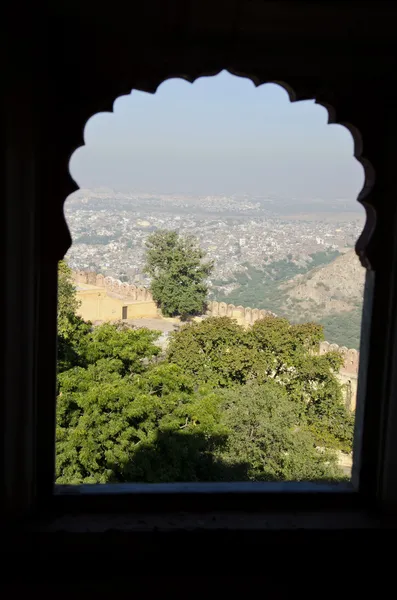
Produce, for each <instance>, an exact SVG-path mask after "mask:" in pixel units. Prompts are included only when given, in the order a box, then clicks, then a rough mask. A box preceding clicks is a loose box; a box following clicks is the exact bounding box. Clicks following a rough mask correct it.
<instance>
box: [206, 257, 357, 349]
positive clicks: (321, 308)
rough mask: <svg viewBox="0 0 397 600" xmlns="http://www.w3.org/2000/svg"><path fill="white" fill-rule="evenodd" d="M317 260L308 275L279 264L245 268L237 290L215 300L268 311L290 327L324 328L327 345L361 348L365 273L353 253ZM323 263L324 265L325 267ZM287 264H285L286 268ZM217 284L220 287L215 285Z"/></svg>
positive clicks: (237, 280) (217, 295) (219, 290)
mask: <svg viewBox="0 0 397 600" xmlns="http://www.w3.org/2000/svg"><path fill="white" fill-rule="evenodd" d="M335 254H336V253H332V254H327V253H319V254H318V255H314V259H315V263H317V265H319V266H314V268H313V263H311V264H312V268H310V269H307V268H306V269H305V268H304V267H298V266H296V265H295V264H294V263H288V261H278V262H276V263H272V264H271V265H270V266H266V267H265V268H264V269H263V270H260V269H254V268H253V267H250V266H247V267H246V270H245V272H244V273H239V274H236V276H235V278H234V280H233V281H230V282H227V283H226V282H222V285H223V286H224V285H227V284H231V283H233V284H234V285H235V289H233V290H232V291H231V293H228V294H226V293H225V292H224V291H222V287H215V289H214V291H213V293H214V297H215V298H216V299H217V300H224V301H226V302H230V303H232V304H235V305H239V304H241V305H242V306H250V307H251V308H265V309H267V310H271V311H273V312H274V313H276V314H277V315H280V316H285V317H287V318H288V319H290V320H291V321H292V322H296V323H300V322H304V321H306V320H313V321H316V322H318V323H320V324H321V325H323V326H324V333H325V338H326V339H327V340H328V341H329V342H333V343H336V344H339V345H340V346H347V347H350V348H357V349H358V348H359V339H360V325H361V311H362V301H363V291H364V278H365V270H364V269H363V268H362V266H361V265H360V262H359V260H358V258H357V256H356V254H355V252H354V250H349V251H348V252H346V253H344V254H341V255H337V256H335ZM321 262H322V264H321ZM285 263H287V264H285ZM216 283H219V282H216Z"/></svg>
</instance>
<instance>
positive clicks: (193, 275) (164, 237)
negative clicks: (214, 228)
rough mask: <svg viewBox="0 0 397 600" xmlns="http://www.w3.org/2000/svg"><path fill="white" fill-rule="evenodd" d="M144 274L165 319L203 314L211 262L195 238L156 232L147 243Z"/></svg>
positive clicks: (173, 232) (160, 231)
mask: <svg viewBox="0 0 397 600" xmlns="http://www.w3.org/2000/svg"><path fill="white" fill-rule="evenodd" d="M146 247H147V252H146V264H145V272H146V273H148V275H150V276H151V278H152V281H151V286H150V287H151V292H152V295H153V298H154V300H155V302H156V303H157V304H158V306H159V307H160V308H161V311H162V313H163V315H165V316H166V317H174V316H180V317H182V318H183V319H186V318H187V317H189V316H193V315H199V314H202V313H203V312H204V311H205V304H206V299H207V294H208V286H207V283H206V279H207V278H208V277H209V275H210V274H211V272H212V269H213V263H212V262H211V261H205V260H204V259H205V256H206V253H205V252H204V251H203V250H202V249H201V248H200V247H199V245H198V243H197V240H196V239H195V238H194V237H181V236H179V235H178V233H177V232H176V231H166V230H159V231H156V232H155V233H153V234H152V235H151V236H149V238H148V239H147V241H146Z"/></svg>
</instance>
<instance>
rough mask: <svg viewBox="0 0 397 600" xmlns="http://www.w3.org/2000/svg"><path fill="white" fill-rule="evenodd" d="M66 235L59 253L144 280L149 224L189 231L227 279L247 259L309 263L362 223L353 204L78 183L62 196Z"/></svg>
mask: <svg viewBox="0 0 397 600" xmlns="http://www.w3.org/2000/svg"><path fill="white" fill-rule="evenodd" d="M65 209H66V210H65V212H66V218H67V222H68V225H69V228H70V230H71V234H72V237H73V245H72V247H71V249H70V250H69V252H68V255H67V260H68V262H69V264H70V266H71V267H72V268H73V269H90V270H94V271H96V272H100V273H102V274H103V275H105V276H106V275H110V276H112V277H117V278H119V279H121V280H123V281H126V282H129V283H133V282H139V283H141V284H143V285H145V284H148V283H149V281H148V279H147V277H146V276H145V275H144V274H143V273H142V270H143V263H144V254H145V246H144V243H145V239H146V238H147V236H148V235H149V234H150V233H151V232H152V231H155V230H156V229H162V228H163V229H174V230H176V231H178V232H180V233H182V234H184V235H194V236H195V237H197V238H198V240H199V242H200V245H201V246H202V247H203V248H204V249H205V250H206V251H207V253H208V256H209V258H211V259H213V260H214V261H215V271H214V279H216V280H224V281H226V280H228V279H230V278H232V277H233V276H234V274H235V273H236V272H237V273H238V272H244V270H246V268H247V267H246V266H245V265H247V264H250V265H251V266H253V267H256V268H262V267H263V266H264V265H269V264H271V263H272V262H274V261H280V260H288V261H290V262H292V263H293V264H296V265H297V266H300V267H303V266H305V265H308V266H310V262H311V256H312V255H313V254H316V253H318V252H320V251H321V252H322V251H338V252H344V251H346V249H348V248H352V247H353V246H354V243H355V241H356V240H357V238H358V236H359V234H360V232H361V230H362V228H363V224H364V215H363V210H362V208H361V207H360V205H359V204H358V203H357V204H356V206H355V205H354V204H353V203H352V202H348V201H344V200H340V201H335V202H333V203H329V202H327V203H326V202H321V201H319V200H313V201H310V202H309V201H308V202H306V203H305V204H304V205H303V203H301V202H299V203H298V202H296V201H295V202H294V201H293V200H291V199H282V198H272V197H270V198H265V197H264V198H258V197H254V198H252V197H248V196H247V197H245V196H236V197H234V196H232V197H229V196H205V197H201V196H193V195H191V196H190V195H171V194H149V193H146V194H142V193H140V194H138V193H133V192H131V193H125V192H123V193H121V192H115V191H113V190H101V189H98V190H79V191H78V192H76V193H75V194H73V195H72V196H71V197H70V198H69V199H68V200H67V202H66V206H65Z"/></svg>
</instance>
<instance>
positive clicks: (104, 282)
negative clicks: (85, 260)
mask: <svg viewBox="0 0 397 600" xmlns="http://www.w3.org/2000/svg"><path fill="white" fill-rule="evenodd" d="M73 280H74V281H75V283H85V284H88V285H96V286H98V287H103V288H105V290H106V291H107V292H109V293H111V294H117V295H118V296H120V297H121V298H125V299H128V300H131V301H133V300H136V301H146V302H153V297H152V294H151V293H150V291H149V290H148V289H147V288H145V287H142V286H136V285H133V284H129V283H123V282H122V281H120V280H119V279H114V277H104V276H103V275H100V274H99V275H97V274H96V273H94V272H92V271H73Z"/></svg>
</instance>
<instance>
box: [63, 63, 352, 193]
mask: <svg viewBox="0 0 397 600" xmlns="http://www.w3.org/2000/svg"><path fill="white" fill-rule="evenodd" d="M327 123H328V112H327V110H326V109H325V108H323V107H322V106H320V105H317V104H315V103H314V100H308V101H300V102H294V103H291V102H290V100H289V97H288V94H287V92H286V91H285V90H284V89H283V88H282V87H280V86H278V85H276V84H265V85H261V86H259V87H258V88H256V87H255V86H254V84H253V83H252V81H250V80H249V79H245V78H239V77H235V76H232V75H230V74H229V73H227V72H225V71H222V72H221V73H220V74H219V75H217V76H214V77H204V78H200V79H198V80H196V81H195V82H194V83H193V84H190V83H189V82H186V81H184V80H181V79H171V80H168V81H165V82H164V83H163V84H162V85H160V87H159V88H158V90H157V92H156V93H155V94H148V93H145V92H139V91H135V90H134V91H132V93H131V94H130V95H127V96H122V97H120V98H118V99H117V100H116V101H115V102H114V108H113V112H112V113H109V112H108V113H99V114H97V115H94V116H93V117H92V118H91V119H90V120H89V121H88V123H87V125H86V127H85V132H84V139H85V146H83V147H81V148H78V149H77V150H76V152H75V153H74V154H73V156H72V158H71V162H70V170H71V174H72V176H73V177H74V179H75V180H76V182H77V183H78V185H79V186H80V187H81V188H96V187H109V188H112V189H118V190H135V191H137V190H138V191H141V192H161V193H167V192H170V193H190V194H236V193H237V194H243V193H248V194H253V195H261V196H263V195H266V194H272V195H275V196H280V197H285V196H288V197H289V198H290V199H297V200H307V199H316V198H323V199H346V200H351V201H352V205H353V202H354V200H355V198H356V197H357V194H358V192H359V191H360V189H361V187H362V184H363V169H362V167H361V165H360V163H359V162H358V161H357V160H356V159H355V158H354V157H353V139H352V136H351V134H350V133H349V131H348V130H347V129H346V128H344V127H343V126H341V125H338V124H332V125H328V124H327Z"/></svg>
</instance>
